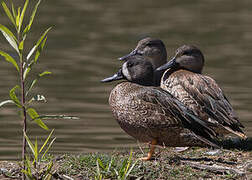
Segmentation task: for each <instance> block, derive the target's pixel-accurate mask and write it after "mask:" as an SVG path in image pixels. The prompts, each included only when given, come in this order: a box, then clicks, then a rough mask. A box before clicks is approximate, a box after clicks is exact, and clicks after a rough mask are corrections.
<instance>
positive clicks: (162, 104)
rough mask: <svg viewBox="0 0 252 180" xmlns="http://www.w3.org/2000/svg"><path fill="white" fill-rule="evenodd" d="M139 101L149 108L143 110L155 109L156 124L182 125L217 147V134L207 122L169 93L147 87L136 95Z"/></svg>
mask: <svg viewBox="0 0 252 180" xmlns="http://www.w3.org/2000/svg"><path fill="white" fill-rule="evenodd" d="M136 97H137V99H140V100H141V101H144V103H142V102H141V104H145V105H146V106H148V107H143V106H141V109H142V110H143V109H145V110H147V111H148V109H152V108H154V109H155V112H156V113H157V114H156V115H155V116H152V117H153V118H154V119H153V121H154V122H155V124H157V123H158V124H160V125H161V124H164V125H168V126H172V125H180V126H181V127H183V128H187V129H189V130H190V131H191V132H193V133H194V134H195V135H196V136H197V137H198V138H199V139H200V140H201V141H203V142H205V143H207V144H209V145H210V146H213V147H218V145H216V141H215V137H216V136H217V134H216V133H215V131H214V130H213V129H211V128H210V127H209V126H208V125H207V123H206V122H204V121H203V120H201V119H199V118H197V117H196V116H195V114H194V113H193V111H191V110H189V109H188V108H187V107H185V105H184V104H183V103H181V102H180V101H178V100H177V99H176V98H175V97H174V96H172V95H171V94H170V93H168V92H167V91H165V90H163V89H161V88H158V87H148V88H147V87H146V88H144V90H143V89H142V90H141V92H139V93H137V94H136Z"/></svg>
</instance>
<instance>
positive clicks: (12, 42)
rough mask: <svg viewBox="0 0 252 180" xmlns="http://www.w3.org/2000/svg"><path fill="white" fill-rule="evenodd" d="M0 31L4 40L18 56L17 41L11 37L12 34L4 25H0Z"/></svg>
mask: <svg viewBox="0 0 252 180" xmlns="http://www.w3.org/2000/svg"><path fill="white" fill-rule="evenodd" d="M0 31H1V32H2V34H3V35H4V37H5V39H6V40H7V41H8V42H9V43H10V45H11V46H12V47H13V48H14V49H15V50H16V51H17V53H18V54H19V50H18V45H17V39H16V37H15V36H14V35H13V33H12V32H11V31H10V30H9V29H8V28H7V27H5V26H4V25H2V24H0Z"/></svg>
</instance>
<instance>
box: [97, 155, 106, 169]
mask: <svg viewBox="0 0 252 180" xmlns="http://www.w3.org/2000/svg"><path fill="white" fill-rule="evenodd" d="M97 161H98V164H99V166H100V167H101V168H102V170H104V169H105V168H104V165H103V163H102V161H101V159H100V158H98V159H97Z"/></svg>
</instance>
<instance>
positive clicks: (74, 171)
mask: <svg viewBox="0 0 252 180" xmlns="http://www.w3.org/2000/svg"><path fill="white" fill-rule="evenodd" d="M144 151H145V150H144ZM209 151H212V150H210V149H207V148H190V149H189V150H186V151H184V152H175V151H174V149H173V148H165V149H159V150H158V149H157V150H156V154H155V156H154V158H153V160H151V161H147V162H145V161H140V160H138V159H139V158H140V157H142V156H144V155H146V154H145V152H144V154H143V152H142V151H140V150H138V149H134V150H133V151H128V150H120V151H119V150H117V151H114V152H111V153H88V154H81V155H70V154H68V155H62V156H60V157H52V156H49V157H48V160H51V159H52V158H53V159H54V163H55V167H54V168H55V169H54V171H53V172H54V177H61V178H63V179H64V177H65V179H67V178H68V179H69V178H72V179H79V180H82V179H121V180H122V179H136V180H141V179H142V180H143V179H174V180H175V179H192V180H194V179H251V178H252V153H251V151H240V150H223V149H222V150H219V151H215V153H209ZM209 154H211V155H209ZM6 163H10V162H6ZM189 163H198V164H199V165H208V166H209V167H212V166H215V165H217V166H221V167H225V168H233V169H236V170H239V171H241V172H244V174H242V175H241V174H239V173H238V174H237V173H234V172H232V171H228V170H226V171H224V172H214V171H209V170H206V169H205V170H204V169H200V168H195V167H193V166H192V165H191V164H189ZM3 167H5V168H6V169H7V170H8V172H7V173H10V172H12V177H13V176H15V175H13V169H12V170H11V169H8V167H7V165H4V164H2V165H1V162H0V169H1V168H3ZM9 168H13V165H12V166H9ZM14 169H15V168H14ZM17 169H18V168H16V171H17ZM7 173H6V174H7ZM16 176H17V173H16ZM0 178H1V172H0Z"/></svg>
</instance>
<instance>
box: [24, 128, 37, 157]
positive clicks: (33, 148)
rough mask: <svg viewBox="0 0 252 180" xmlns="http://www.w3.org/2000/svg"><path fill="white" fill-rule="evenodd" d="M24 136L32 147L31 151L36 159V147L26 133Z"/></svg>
mask: <svg viewBox="0 0 252 180" xmlns="http://www.w3.org/2000/svg"><path fill="white" fill-rule="evenodd" d="M24 136H25V139H26V141H27V143H28V145H29V147H30V150H31V151H32V154H33V156H34V157H35V147H34V145H33V144H32V142H31V140H30V139H29V137H28V136H27V135H26V133H25V132H24Z"/></svg>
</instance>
